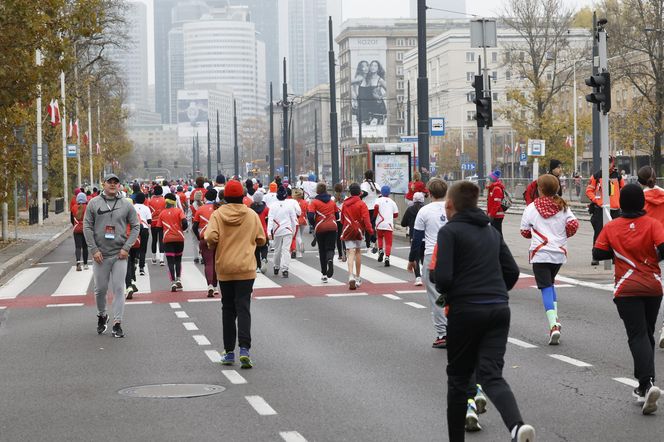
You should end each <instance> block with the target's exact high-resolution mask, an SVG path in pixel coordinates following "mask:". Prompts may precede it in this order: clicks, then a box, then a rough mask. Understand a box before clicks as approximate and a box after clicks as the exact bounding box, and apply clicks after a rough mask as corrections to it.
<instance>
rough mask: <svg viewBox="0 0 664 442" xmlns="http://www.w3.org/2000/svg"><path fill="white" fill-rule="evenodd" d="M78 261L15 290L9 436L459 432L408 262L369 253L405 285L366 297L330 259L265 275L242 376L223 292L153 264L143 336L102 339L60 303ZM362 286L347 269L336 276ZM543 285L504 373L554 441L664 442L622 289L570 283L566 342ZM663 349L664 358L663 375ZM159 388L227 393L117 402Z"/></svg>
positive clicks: (476, 436) (86, 318)
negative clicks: (621, 310)
mask: <svg viewBox="0 0 664 442" xmlns="http://www.w3.org/2000/svg"><path fill="white" fill-rule="evenodd" d="M395 245H396V246H397V247H398V248H397V249H396V250H395V251H394V253H393V256H395V257H401V258H405V257H406V256H407V250H406V249H405V248H401V247H405V246H406V243H405V242H404V241H403V240H398V241H397V243H396V244H395ZM525 246H526V245H525V244H524V247H525ZM308 249H311V247H309V246H308ZM186 254H187V255H189V256H191V255H192V253H191V250H190V244H189V245H188V247H187V252H186ZM72 255H73V241H71V240H67V241H65V242H64V243H63V244H62V245H61V246H59V247H58V248H57V249H56V250H54V251H53V252H52V253H51V254H49V255H47V256H46V257H45V258H44V259H43V260H42V262H41V263H39V264H37V265H36V267H40V268H41V267H45V268H46V270H44V271H43V273H42V274H41V275H40V277H39V278H38V280H37V281H35V282H34V283H32V284H30V285H29V286H27V287H26V288H25V289H24V290H23V291H21V292H20V293H17V296H16V298H15V299H11V298H8V299H0V308H1V307H3V306H4V307H6V308H5V309H4V310H0V354H1V355H2V357H0V387H1V390H0V391H2V394H0V440H1V441H33V440H35V441H36V440H44V439H47V440H52V441H90V440H104V441H106V440H108V441H115V440H118V441H119V440H131V441H134V440H135V441H151V440H159V441H185V440H200V441H208V440H209V441H212V440H215V441H236V440H256V441H278V440H287V441H297V440H309V441H436V440H446V439H447V429H446V422H445V409H446V400H445V397H446V376H445V364H446V355H445V350H440V349H432V348H431V342H432V341H433V338H434V333H433V327H432V325H431V319H430V312H429V309H428V304H427V299H426V295H425V294H423V293H417V292H413V293H403V292H404V291H418V290H420V289H421V288H419V287H414V286H413V285H412V275H409V274H407V273H406V272H405V271H404V270H403V269H402V268H399V267H398V266H397V265H396V263H393V266H392V267H390V268H389V269H385V268H384V267H382V266H381V265H379V264H378V263H376V262H375V258H374V259H369V258H365V259H364V262H365V263H366V264H367V266H366V267H367V268H373V269H374V270H376V271H378V272H380V273H381V274H382V275H383V279H384V280H389V278H390V277H391V278H396V279H398V280H400V281H399V282H391V283H390V282H385V281H382V282H381V281H380V280H378V281H374V283H372V282H369V281H366V282H365V283H364V284H363V285H362V287H361V288H360V289H359V290H358V291H357V292H355V293H353V294H354V295H356V296H343V295H347V294H349V293H351V292H350V291H349V290H348V288H347V287H346V286H345V285H327V286H319V285H320V284H316V283H315V280H316V279H317V278H318V277H319V274H318V273H317V271H316V269H317V266H318V259H317V255H316V253H315V252H310V253H307V254H306V255H305V258H304V259H302V260H300V262H301V263H302V264H304V266H302V267H301V268H300V269H299V270H298V272H293V271H291V277H290V278H289V279H288V280H285V279H283V278H281V277H273V276H270V277H269V279H270V280H272V281H273V283H272V285H278V287H274V286H272V287H270V284H268V283H265V282H264V283H263V284H262V288H260V289H257V290H256V291H255V293H254V296H255V297H256V298H257V299H255V300H254V301H253V302H252V331H253V348H252V357H253V359H254V362H255V364H256V366H255V368H254V369H252V370H240V369H239V367H238V366H235V367H230V369H232V370H234V372H233V371H228V369H229V368H228V367H221V366H220V365H219V364H218V363H216V362H213V361H214V360H216V358H217V357H218V353H215V352H222V351H223V347H222V345H221V343H222V335H221V308H220V301H219V300H218V298H217V299H216V300H213V301H212V302H192V300H194V301H205V294H204V293H202V292H200V291H189V290H188V289H187V287H186V285H185V292H183V293H175V294H172V293H170V292H169V291H168V287H169V283H168V281H167V277H166V270H165V268H162V267H159V266H152V265H151V264H149V269H148V270H149V273H150V277H149V281H150V288H151V290H150V293H146V294H138V295H136V296H135V301H137V302H150V303H149V304H140V303H137V304H133V305H128V306H127V307H126V310H125V319H124V323H123V326H124V328H125V332H126V333H127V337H126V338H125V339H114V338H112V337H111V336H110V334H109V333H108V332H107V333H105V334H104V335H101V336H99V335H97V334H96V332H95V327H96V317H95V314H96V312H95V308H94V306H93V305H94V301H93V299H92V298H93V297H92V295H90V294H87V295H83V296H80V295H79V296H58V297H56V296H52V294H53V293H54V292H56V291H57V288H58V287H60V284H61V283H62V281H63V278H64V276H65V275H66V274H67V272H68V271H69V270H70V268H71V261H72V259H73V257H72ZM67 261H68V262H67ZM393 261H397V260H393ZM306 266H308V267H306ZM312 269H313V270H312ZM197 271H200V266H199V269H198V270H197ZM523 271H524V273H526V274H527V273H528V269H527V268H524V269H523ZM295 273H297V274H295ZM197 276H200V275H197ZM371 276H372V277H373V276H375V275H373V274H372V275H371ZM346 278H347V273H346V272H345V271H343V270H342V269H341V268H339V267H337V268H336V269H335V277H334V279H335V280H338V281H340V282H345V281H346ZM533 285H534V280H533V279H532V278H529V277H524V278H523V279H521V280H520V282H519V284H518V286H517V287H518V288H517V289H515V290H513V291H512V292H511V302H510V303H511V307H512V328H511V332H510V336H511V338H514V339H516V340H517V341H513V342H511V343H509V344H508V351H507V355H506V364H505V377H506V378H507V380H508V382H509V383H510V384H511V386H512V389H513V391H514V393H515V395H516V397H517V400H518V402H519V405H520V407H521V411H522V414H523V417H524V419H525V420H526V421H527V422H528V423H531V424H532V425H533V426H534V427H535V428H536V430H537V433H538V440H541V441H609V440H610V441H633V440H640V441H661V440H664V436H662V434H664V417H662V416H660V414H664V411H660V412H658V413H656V414H655V415H653V416H642V415H641V413H640V408H639V407H637V406H636V405H635V403H634V401H633V399H632V397H631V389H632V387H630V386H629V385H626V384H625V383H624V382H629V381H628V380H629V379H631V378H632V362H631V357H630V354H629V351H628V348H627V342H626V341H627V339H626V335H625V332H624V328H623V326H622V323H621V322H620V320H619V318H618V315H617V313H616V310H615V307H614V306H613V302H612V300H611V298H612V295H611V292H609V291H606V290H597V289H592V288H588V287H578V286H570V287H565V286H563V287H560V288H559V311H560V319H561V322H562V324H563V334H562V341H561V345H560V346H558V347H549V346H548V345H546V343H547V326H546V318H545V315H544V311H543V308H542V304H541V300H540V296H539V293H538V291H537V290H536V289H535V288H532V287H531V286H533ZM139 288H141V287H140V284H139ZM87 291H88V292H89V287H88V290H87ZM359 293H365V295H360V294H359ZM329 294H336V295H340V296H327V295H329ZM383 295H390V296H389V297H386V296H383ZM275 296H278V298H275ZM287 296H292V297H287ZM258 298H260V299H258ZM62 304H83V305H82V306H71V307H66V306H57V305H62ZM47 305H54V306H52V307H47ZM422 307H424V308H422ZM179 312H184V313H179ZM183 316H186V317H183ZM192 323H193V324H194V327H195V328H197V330H190V329H191V328H193V327H192V325H191V324H192ZM184 324H187V325H186V326H185V325H184ZM187 328H189V329H187ZM194 336H196V338H194ZM200 336H203V337H204V338H205V339H203V338H201V337H200ZM206 341H209V344H207V342H206ZM526 347H528V348H526ZM206 352H207V353H206ZM663 352H664V350H658V351H657V357H656V368H657V371H658V372H659V373H664V364H663V363H662V361H663V356H664V354H663ZM560 356H562V358H560ZM565 357H567V358H572V359H565ZM561 359H563V360H561ZM575 364H576V365H575ZM584 364H585V365H584ZM579 365H581V366H579ZM224 370H227V371H224ZM238 374H239V375H240V376H241V377H240V378H238V377H237V375H238ZM615 378H626V379H627V380H625V379H623V380H622V382H620V381H616V380H614V379H615ZM231 379H232V381H234V382H242V381H246V383H233V382H232V381H231ZM160 383H203V384H215V385H221V386H223V387H225V388H226V390H225V391H223V392H221V393H219V394H216V395H211V396H206V397H200V398H189V399H145V398H130V397H126V396H122V395H120V394H118V391H119V390H121V389H123V388H127V387H132V386H139V385H147V384H160ZM254 396H258V397H260V398H262V399H263V400H264V403H257V402H256V401H257V399H256V398H252V397H254ZM248 398H250V399H248ZM250 401H252V402H250ZM252 403H253V404H254V405H252ZM261 404H262V405H261ZM266 405H267V407H266ZM259 411H260V413H259ZM261 413H263V414H261ZM480 422H481V425H482V426H483V428H484V429H483V431H482V432H479V433H473V434H468V435H467V440H469V441H496V440H509V435H508V433H507V430H506V429H505V428H504V426H503V424H502V421H501V419H500V416H499V415H498V413H497V411H496V410H495V409H494V408H493V407H492V406H491V404H489V409H488V412H487V413H486V414H484V415H481V416H480Z"/></svg>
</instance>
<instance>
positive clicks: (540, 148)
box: [528, 140, 546, 157]
mask: <svg viewBox="0 0 664 442" xmlns="http://www.w3.org/2000/svg"><path fill="white" fill-rule="evenodd" d="M545 154H546V141H544V140H528V155H530V156H531V157H543V156H544V155H545Z"/></svg>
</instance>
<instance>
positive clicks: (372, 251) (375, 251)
mask: <svg viewBox="0 0 664 442" xmlns="http://www.w3.org/2000/svg"><path fill="white" fill-rule="evenodd" d="M371 253H373V254H374V255H375V254H376V253H378V247H376V243H375V242H372V243H371Z"/></svg>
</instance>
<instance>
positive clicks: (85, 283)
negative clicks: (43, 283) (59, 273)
mask: <svg viewBox="0 0 664 442" xmlns="http://www.w3.org/2000/svg"><path fill="white" fill-rule="evenodd" d="M90 282H92V270H91V269H89V270H82V271H80V272H77V271H76V267H75V266H74V267H70V268H69V270H68V271H67V274H66V275H65V276H64V277H63V278H62V279H61V280H60V285H58V288H57V289H55V292H53V294H52V295H51V296H85V295H87V293H88V287H90Z"/></svg>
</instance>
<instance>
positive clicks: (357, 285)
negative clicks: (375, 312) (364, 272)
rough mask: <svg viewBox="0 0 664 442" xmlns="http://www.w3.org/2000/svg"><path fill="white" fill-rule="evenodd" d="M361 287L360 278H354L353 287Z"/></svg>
mask: <svg viewBox="0 0 664 442" xmlns="http://www.w3.org/2000/svg"><path fill="white" fill-rule="evenodd" d="M361 285H362V278H360V277H359V276H358V277H357V278H355V286H356V287H357V288H359V287H360V286H361Z"/></svg>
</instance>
